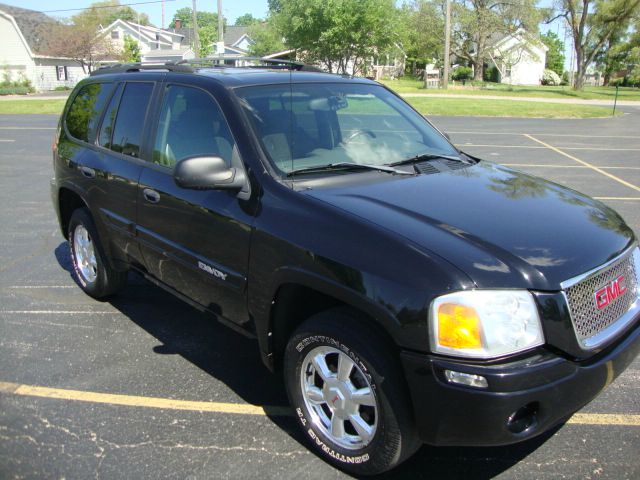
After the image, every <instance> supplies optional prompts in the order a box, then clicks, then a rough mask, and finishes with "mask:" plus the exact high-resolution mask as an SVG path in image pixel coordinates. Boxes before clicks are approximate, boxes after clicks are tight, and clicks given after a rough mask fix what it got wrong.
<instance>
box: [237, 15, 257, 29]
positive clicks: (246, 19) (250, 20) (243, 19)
mask: <svg viewBox="0 0 640 480" xmlns="http://www.w3.org/2000/svg"><path fill="white" fill-rule="evenodd" d="M261 21H262V20H260V19H259V18H256V17H254V16H253V15H251V14H250V13H245V14H244V15H240V16H239V17H238V18H236V23H235V24H236V25H241V26H244V27H248V26H250V25H254V24H256V23H260V22H261Z"/></svg>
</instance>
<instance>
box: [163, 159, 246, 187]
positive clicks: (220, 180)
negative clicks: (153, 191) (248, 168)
mask: <svg viewBox="0 0 640 480" xmlns="http://www.w3.org/2000/svg"><path fill="white" fill-rule="evenodd" d="M173 179H174V181H175V182H176V184H177V185H178V186H180V187H182V188H191V189H195V190H206V189H212V190H242V189H243V187H245V185H246V183H247V178H246V175H245V173H244V170H243V169H241V168H237V167H229V166H228V165H227V163H226V162H225V161H224V160H223V159H222V158H220V157H191V158H185V159H184V160H182V161H180V162H178V164H177V165H176V168H175V169H174V171H173Z"/></svg>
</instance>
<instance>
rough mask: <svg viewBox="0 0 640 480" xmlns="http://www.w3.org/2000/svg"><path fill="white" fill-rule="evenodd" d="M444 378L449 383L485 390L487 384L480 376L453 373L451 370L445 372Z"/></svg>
mask: <svg viewBox="0 0 640 480" xmlns="http://www.w3.org/2000/svg"><path fill="white" fill-rule="evenodd" d="M444 376H445V377H447V380H448V381H449V383H458V384H460V385H466V386H468V387H476V388H487V387H488V386H489V383H488V382H487V379H486V378H484V377H483V376H482V375H473V374H471V373H462V372H454V371H453V370H445V371H444Z"/></svg>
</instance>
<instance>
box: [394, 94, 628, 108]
mask: <svg viewBox="0 0 640 480" xmlns="http://www.w3.org/2000/svg"><path fill="white" fill-rule="evenodd" d="M400 96H401V97H407V98H409V97H438V98H472V99H479V100H512V101H520V102H538V103H565V104H571V105H602V106H606V107H610V106H613V99H611V100H602V99H585V98H543V97H518V96H506V95H465V94H456V93H401V94H400ZM617 105H618V106H621V107H640V101H639V100H618V102H617Z"/></svg>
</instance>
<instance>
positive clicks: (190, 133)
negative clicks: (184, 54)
mask: <svg viewBox="0 0 640 480" xmlns="http://www.w3.org/2000/svg"><path fill="white" fill-rule="evenodd" d="M152 142H153V155H152V162H150V163H148V164H147V165H146V166H145V167H144V168H143V171H142V174H141V177H140V184H139V188H138V190H139V191H138V238H139V241H140V248H141V249H142V253H143V256H144V260H145V265H146V266H147V269H148V270H149V272H150V273H151V274H153V275H154V276H155V277H157V278H158V279H159V280H161V281H162V282H163V283H165V284H167V285H169V286H171V287H173V288H174V289H175V290H177V291H179V292H181V293H182V294H184V295H186V296H188V297H190V298H191V299H193V300H195V301H196V302H198V303H199V304H201V305H203V306H205V307H206V308H208V309H209V310H211V311H213V312H214V313H216V314H218V315H221V316H222V317H225V318H227V319H229V320H232V321H234V322H236V323H240V324H242V323H245V322H247V321H248V312H247V306H246V285H247V267H248V258H249V240H250V232H251V224H252V222H253V216H252V215H251V214H250V208H249V207H248V202H246V201H243V200H240V199H238V198H237V192H233V191H224V190H204V191H203V190H190V189H184V188H181V187H179V186H178V185H176V183H175V182H174V180H173V168H174V166H175V165H176V164H177V163H178V162H180V161H181V160H182V159H184V158H188V157H193V156H218V157H222V158H223V159H224V160H225V161H226V162H227V163H228V164H229V165H231V161H232V157H233V156H238V155H239V153H238V149H237V146H236V142H235V139H234V137H233V135H232V133H231V130H230V128H229V126H228V123H227V120H226V118H225V115H224V114H223V111H222V109H221V108H220V106H219V104H218V102H217V100H216V98H215V97H214V96H213V95H212V94H211V93H210V92H208V91H206V90H204V89H201V88H198V87H195V86H187V85H180V84H177V83H174V84H172V83H167V84H166V85H165V86H164V87H163V95H162V102H161V105H160V109H159V114H158V121H157V127H156V128H155V138H154V139H153V140H152Z"/></svg>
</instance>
